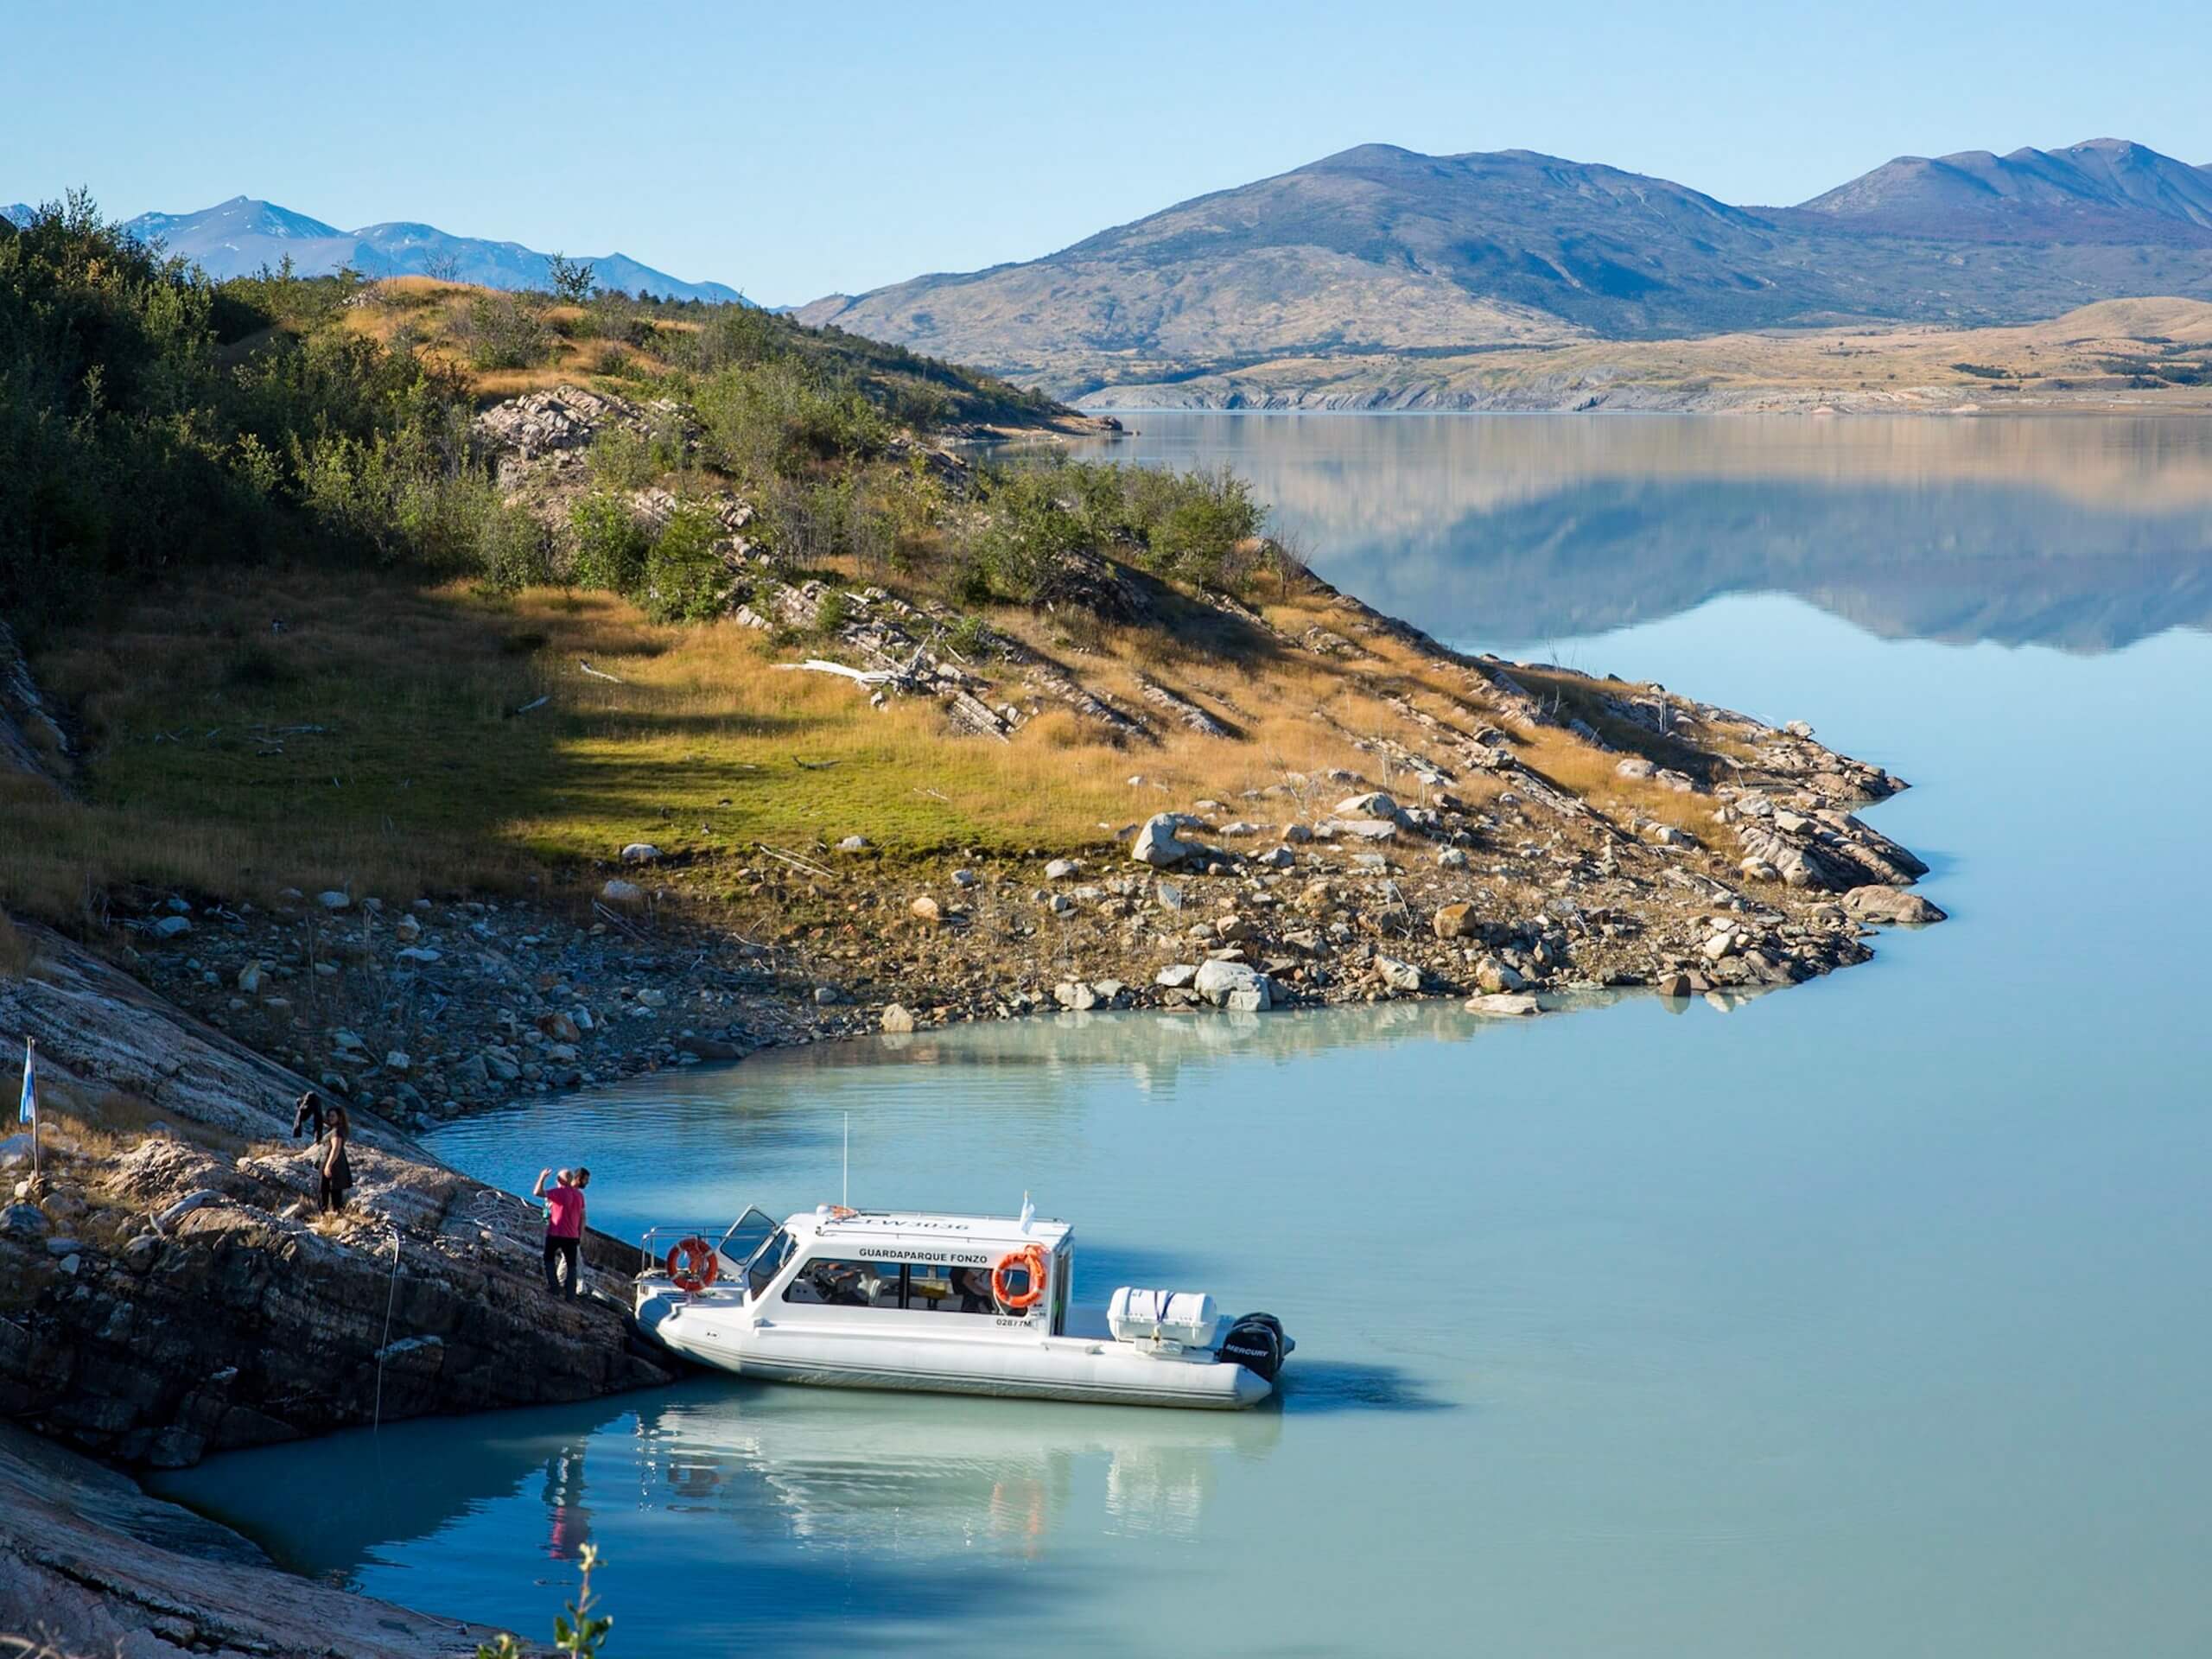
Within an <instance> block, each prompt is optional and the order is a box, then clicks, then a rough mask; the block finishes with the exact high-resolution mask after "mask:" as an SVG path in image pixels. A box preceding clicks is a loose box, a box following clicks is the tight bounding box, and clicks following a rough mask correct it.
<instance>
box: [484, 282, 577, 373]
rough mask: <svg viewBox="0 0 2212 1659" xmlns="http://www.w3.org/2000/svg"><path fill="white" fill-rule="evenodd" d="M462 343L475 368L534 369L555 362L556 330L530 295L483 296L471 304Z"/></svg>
mask: <svg viewBox="0 0 2212 1659" xmlns="http://www.w3.org/2000/svg"><path fill="white" fill-rule="evenodd" d="M461 345H462V346H463V347H464V348H465V349H466V350H467V353H468V361H469V363H470V365H472V366H474V367H475V368H479V369H484V370H493V369H534V368H536V367H537V366H538V365H540V364H543V363H549V362H550V361H552V359H553V353H554V351H555V349H556V340H555V335H554V333H553V330H552V329H551V328H550V327H547V325H546V321H545V318H544V316H543V314H542V313H541V312H540V310H539V309H538V306H537V302H533V301H532V300H531V298H530V297H529V296H527V295H517V294H480V295H478V296H476V298H475V299H474V300H472V301H471V302H469V306H468V310H467V315H466V318H465V320H464V323H463V326H462V327H461Z"/></svg>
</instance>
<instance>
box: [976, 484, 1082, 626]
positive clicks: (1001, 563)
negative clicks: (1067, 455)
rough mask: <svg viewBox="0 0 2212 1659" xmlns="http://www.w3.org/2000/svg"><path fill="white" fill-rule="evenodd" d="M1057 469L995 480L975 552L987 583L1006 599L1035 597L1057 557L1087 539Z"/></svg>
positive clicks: (1053, 566)
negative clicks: (1070, 505) (1067, 501)
mask: <svg viewBox="0 0 2212 1659" xmlns="http://www.w3.org/2000/svg"><path fill="white" fill-rule="evenodd" d="M1060 481H1061V480H1060V478H1059V475H1058V469H1057V468H1055V469H1052V470H1049V471H1034V472H1022V473H1014V474H1007V475H1004V476H1002V477H1001V478H1000V479H998V480H996V482H995V487H994V488H993V490H992V493H991V496H990V499H989V517H988V521H987V522H986V524H985V525H984V527H983V529H982V532H981V533H980V534H979V535H978V536H977V537H976V543H975V549H974V551H975V555H976V558H977V560H978V562H979V563H981V565H982V569H983V571H984V572H985V574H986V575H987V576H988V581H989V585H990V587H991V588H993V589H994V590H995V591H996V592H998V593H1001V594H1005V595H1006V596H1007V598H1009V599H1018V600H1028V599H1032V598H1034V597H1035V595H1036V593H1037V590H1038V588H1039V586H1040V585H1041V584H1042V583H1043V582H1044V581H1045V579H1046V577H1047V576H1048V575H1051V573H1052V570H1053V569H1054V568H1055V567H1056V566H1057V565H1058V563H1059V561H1060V559H1061V558H1062V557H1063V556H1065V555H1066V554H1068V553H1070V552H1072V551H1073V550H1075V549H1077V547H1080V546H1081V545H1083V543H1084V542H1085V541H1086V540H1087V539H1089V537H1088V536H1087V534H1086V531H1085V527H1084V523H1083V521H1082V520H1081V519H1080V518H1077V516H1076V514H1075V513H1074V512H1073V511H1071V509H1070V507H1069V505H1068V504H1067V503H1066V501H1065V500H1064V499H1062V497H1061V494H1060V488H1059V486H1060Z"/></svg>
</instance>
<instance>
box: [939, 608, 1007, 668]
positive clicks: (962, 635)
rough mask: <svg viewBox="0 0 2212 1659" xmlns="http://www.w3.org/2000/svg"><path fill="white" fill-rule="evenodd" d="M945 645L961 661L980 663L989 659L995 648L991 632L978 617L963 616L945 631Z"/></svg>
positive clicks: (986, 624)
mask: <svg viewBox="0 0 2212 1659" xmlns="http://www.w3.org/2000/svg"><path fill="white" fill-rule="evenodd" d="M944 643H945V645H947V646H948V647H949V648H950V650H951V651H952V652H955V653H956V654H957V656H959V657H960V658H961V659H962V660H963V661H965V662H970V663H980V662H983V661H985V660H987V659H988V658H990V657H991V656H992V654H993V653H994V651H995V646H994V645H993V643H992V640H991V630H990V626H989V625H988V623H986V622H985V621H984V620H983V619H982V617H980V616H963V617H962V618H961V619H960V620H958V621H957V622H956V623H954V624H953V625H952V626H950V628H948V629H946V630H945V635H944Z"/></svg>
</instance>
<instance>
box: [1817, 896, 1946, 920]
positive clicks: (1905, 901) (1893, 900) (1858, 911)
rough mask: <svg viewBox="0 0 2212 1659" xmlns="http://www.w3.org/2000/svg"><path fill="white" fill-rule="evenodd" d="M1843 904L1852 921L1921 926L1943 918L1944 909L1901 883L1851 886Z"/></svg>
mask: <svg viewBox="0 0 2212 1659" xmlns="http://www.w3.org/2000/svg"><path fill="white" fill-rule="evenodd" d="M1843 908H1844V910H1845V912H1847V914H1849V915H1850V916H1851V917H1852V918H1853V920H1855V921H1861V922H1902V923H1904V924H1905V925H1907V926H1911V927H1922V926H1925V925H1927V924H1929V922H1940V921H1942V920H1944V919H1946V912H1943V911H1942V910H1939V909H1938V908H1937V907H1936V906H1934V905H1932V904H1930V903H1929V901H1928V900H1927V899H1923V898H1922V897H1921V896H1920V895H1919V894H1918V893H1908V892H1906V891H1905V890H1904V888H1903V887H1853V889H1852V890H1851V891H1850V892H1849V893H1845V894H1844V895H1843Z"/></svg>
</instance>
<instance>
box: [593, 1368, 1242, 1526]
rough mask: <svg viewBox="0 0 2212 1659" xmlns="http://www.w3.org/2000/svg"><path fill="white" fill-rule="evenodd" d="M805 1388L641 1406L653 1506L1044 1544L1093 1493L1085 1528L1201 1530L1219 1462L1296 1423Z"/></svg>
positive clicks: (644, 1468) (643, 1467) (642, 1474)
mask: <svg viewBox="0 0 2212 1659" xmlns="http://www.w3.org/2000/svg"><path fill="white" fill-rule="evenodd" d="M791 1392H792V1391H791V1390H782V1391H779V1393H778V1396H777V1397H776V1398H775V1399H774V1400H773V1401H772V1402H770V1401H768V1400H767V1399H766V1398H765V1397H764V1395H763V1393H762V1392H761V1391H760V1390H755V1389H741V1390H731V1391H728V1392H725V1393H722V1394H721V1395H714V1396H702V1395H694V1396H693V1397H692V1398H690V1399H688V1400H686V1401H684V1402H682V1403H680V1404H671V1405H669V1406H668V1407H665V1408H662V1409H659V1410H656V1411H652V1412H649V1413H641V1414H639V1417H638V1419H637V1420H636V1421H637V1433H638V1436H639V1449H638V1454H637V1459H636V1465H635V1466H636V1471H637V1479H638V1492H637V1501H638V1503H639V1504H640V1505H644V1506H651V1505H652V1504H655V1503H664V1504H666V1505H667V1506H668V1507H670V1508H672V1509H673V1508H685V1509H692V1510H697V1509H702V1508H713V1509H721V1510H728V1512H729V1513H730V1514H731V1515H732V1516H735V1517H739V1518H741V1520H742V1521H744V1522H745V1523H746V1524H747V1525H748V1526H757V1525H758V1524H759V1523H760V1522H761V1521H762V1520H763V1519H765V1518H766V1517H767V1516H770V1515H771V1514H773V1516H775V1518H776V1520H777V1521H778V1522H779V1529H780V1530H782V1531H784V1532H785V1534H786V1535H788V1536H789V1537H790V1538H791V1539H793V1540H795V1541H799V1542H802V1543H834V1544H837V1545H840V1546H863V1547H869V1548H884V1549H890V1550H893V1551H895V1552H899V1553H903V1554H933V1553H936V1552H938V1551H939V1550H965V1549H974V1548H998V1549H1002V1550H1012V1551H1015V1552H1018V1553H1020V1554H1027V1555H1036V1554H1040V1553H1041V1552H1042V1551H1043V1549H1044V1548H1045V1547H1046V1542H1047V1541H1048V1540H1049V1539H1050V1537H1051V1536H1052V1534H1053V1532H1054V1531H1055V1530H1057V1529H1058V1527H1059V1526H1060V1525H1061V1524H1062V1523H1063V1522H1065V1521H1066V1520H1067V1519H1068V1518H1069V1517H1070V1516H1071V1512H1073V1511H1075V1510H1077V1508H1078V1506H1080V1507H1081V1509H1082V1511H1083V1515H1084V1519H1085V1521H1086V1522H1087V1525H1086V1530H1088V1529H1090V1528H1091V1527H1095V1526H1102V1525H1103V1529H1104V1530H1106V1531H1108V1532H1109V1533H1113V1534H1120V1535H1137V1534H1162V1535H1167V1536H1169V1537H1173V1538H1179V1539H1187V1538H1194V1537H1196V1536H1198V1533H1199V1529H1200V1522H1201V1521H1202V1519H1203V1517H1204V1515H1205V1506H1206V1501H1207V1498H1208V1497H1209V1496H1210V1494H1211V1491H1212V1486H1213V1482H1214V1479H1215V1477H1216V1471H1217V1467H1218V1465H1220V1464H1222V1463H1223V1462H1224V1461H1226V1460H1230V1459H1237V1458H1260V1457H1264V1456H1266V1455H1267V1453H1268V1452H1269V1451H1271V1450H1272V1449H1273V1448H1274V1445H1275V1443H1276V1440H1278V1439H1279V1438H1280V1436H1281V1427H1282V1420H1281V1416H1280V1414H1277V1413H1274V1412H1272V1411H1268V1412H1259V1413H1252V1414H1243V1413H1240V1414H1236V1415H1235V1416H1233V1417H1231V1416H1229V1415H1226V1414H1222V1415H1217V1414H1197V1415H1186V1414H1182V1413H1160V1414H1144V1413H1141V1412H1138V1411H1135V1410H1123V1409H1115V1408H1095V1407H1093V1408H1086V1407H1082V1406H1063V1405H1058V1404H1052V1403H1049V1402H1003V1401H988V1400H974V1399H963V1398H957V1397H935V1396H912V1397H906V1396H902V1397H900V1398H899V1401H898V1403H897V1406H896V1408H895V1409H894V1408H891V1407H890V1406H888V1405H887V1396H886V1395H880V1394H862V1395H843V1394H831V1395H826V1396H825V1395H814V1394H812V1393H809V1394H807V1395H803V1396H801V1397H800V1398H798V1399H797V1400H791V1399H789V1398H787V1397H785V1396H787V1395H790V1394H791ZM1155 1417H1158V1418H1160V1419H1162V1420H1163V1421H1154V1418H1155ZM764 1499H766V1501H767V1502H766V1503H764V1502H763V1500H764ZM770 1505H772V1510H771V1509H770V1507H769V1506H770ZM1094 1505H1095V1506H1096V1509H1095V1510H1094V1508H1093V1506H1094ZM1102 1512H1103V1513H1102Z"/></svg>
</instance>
